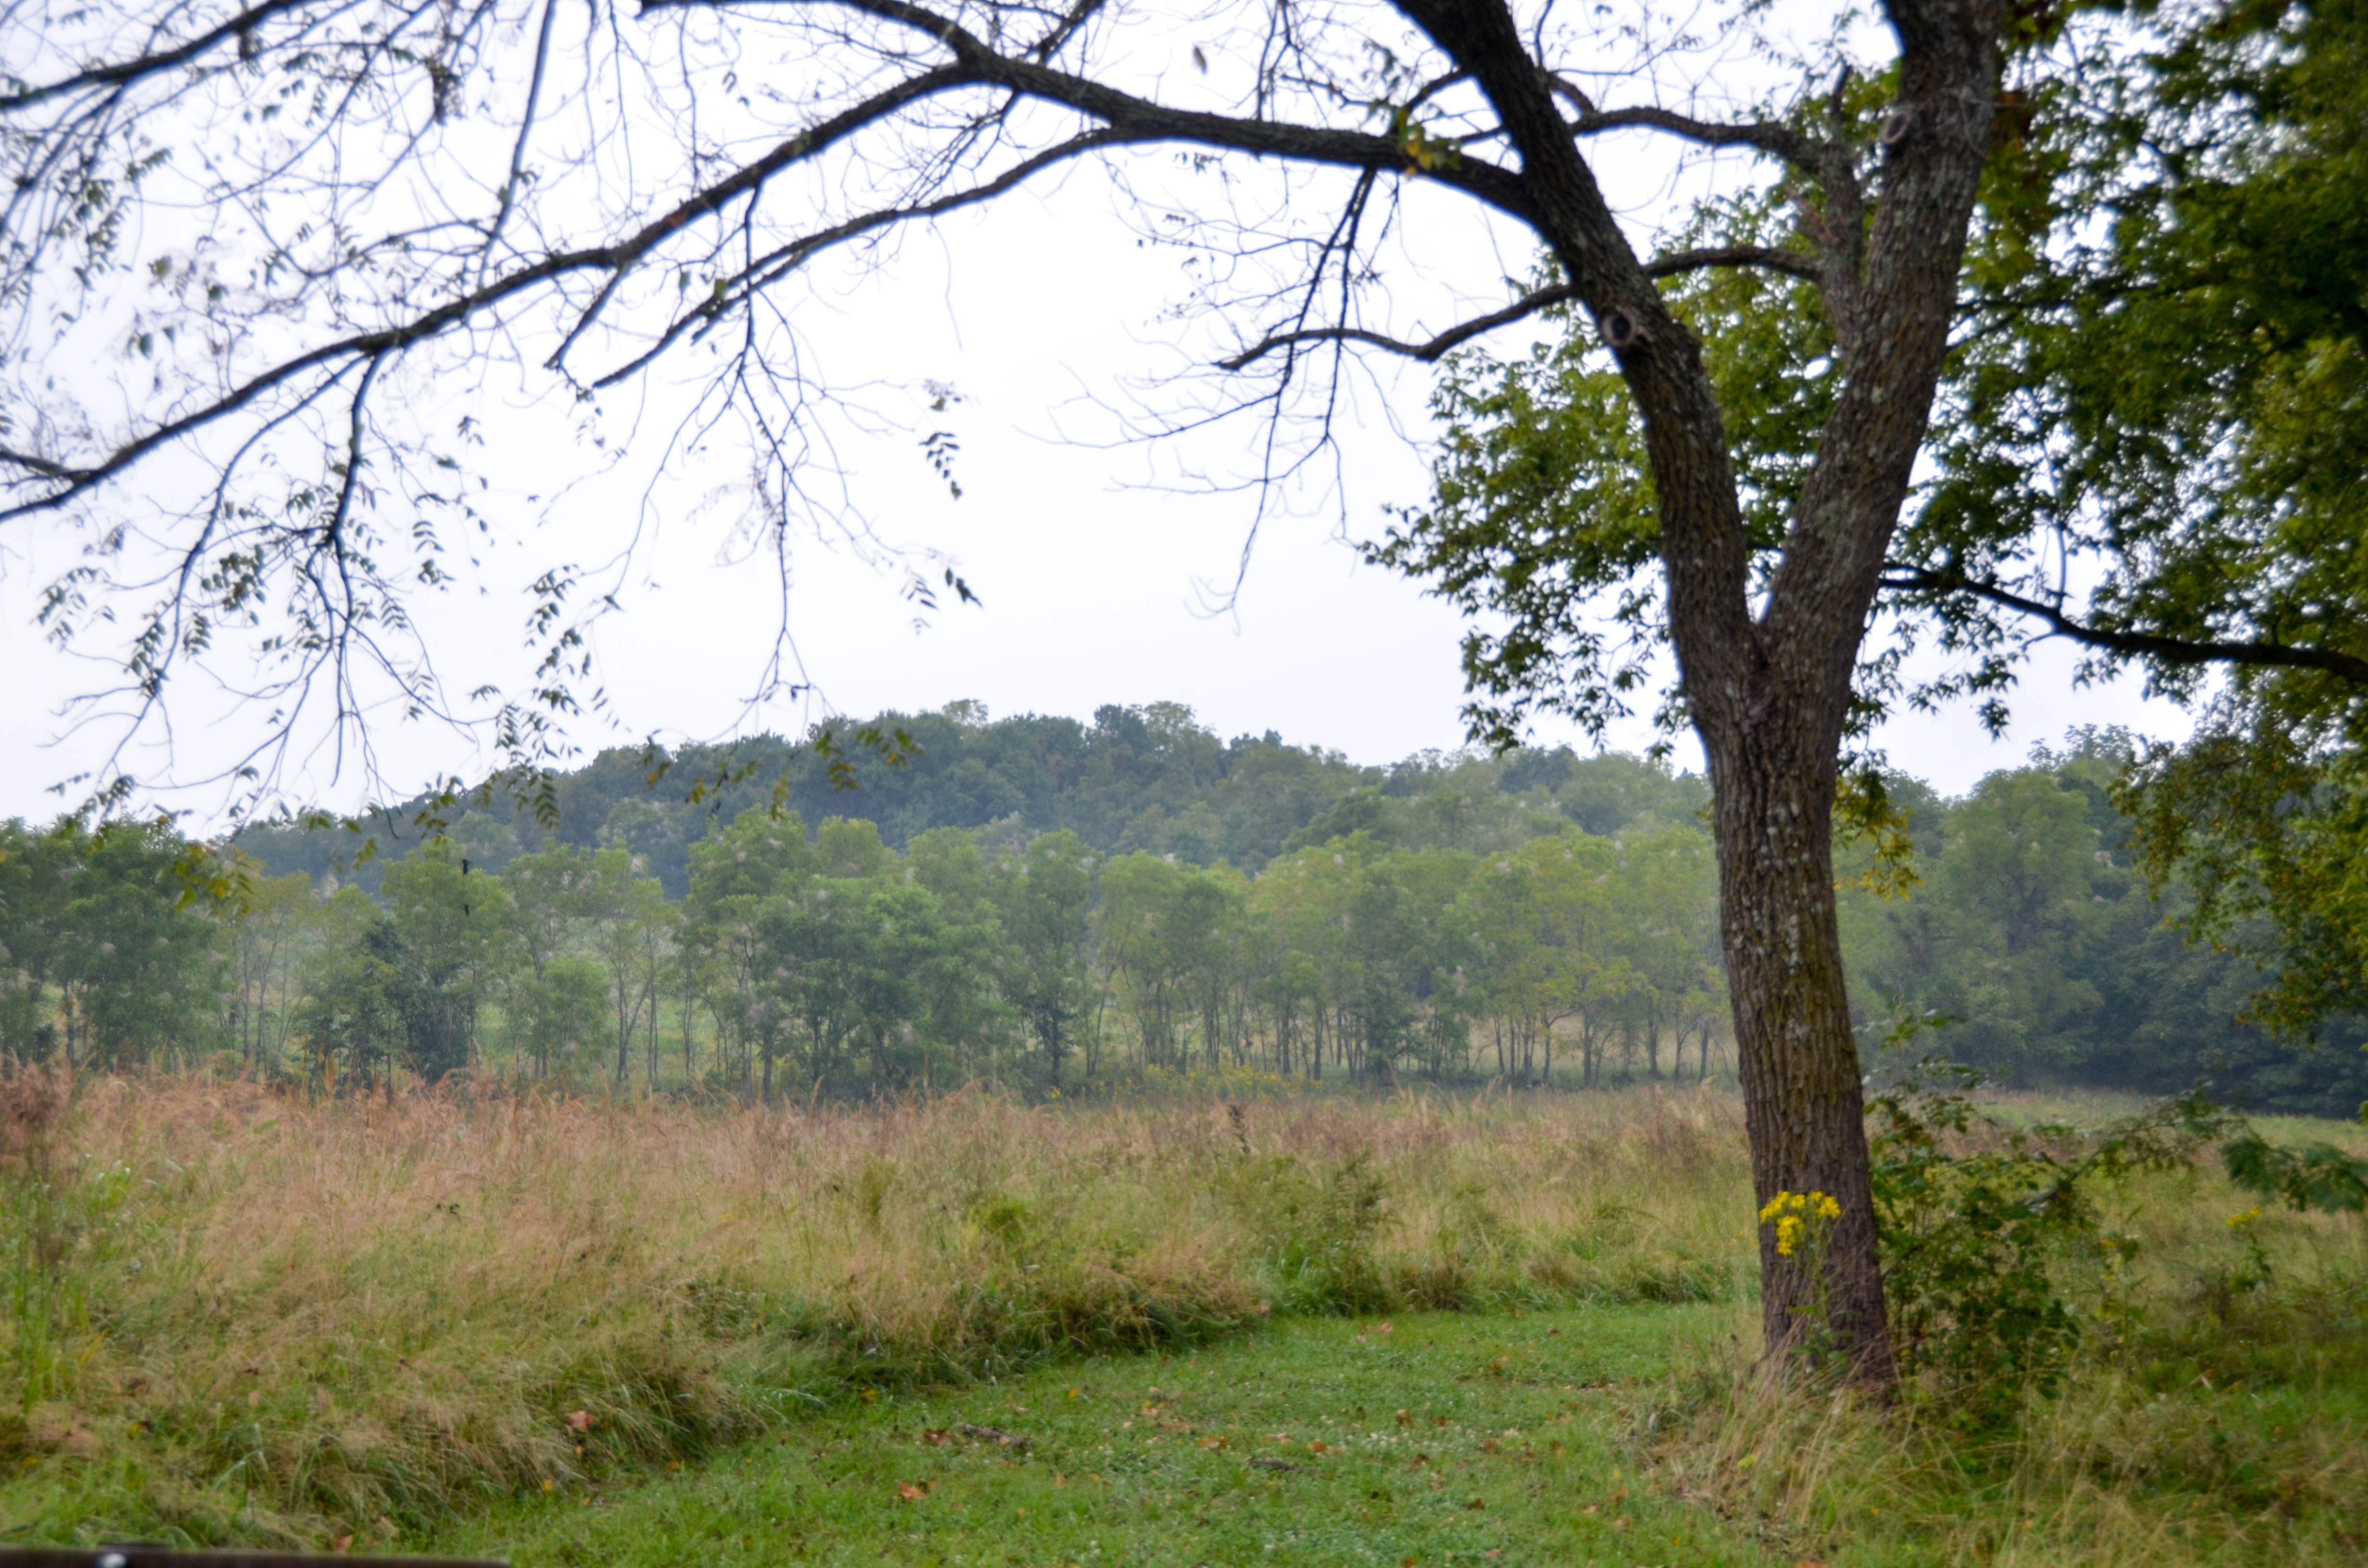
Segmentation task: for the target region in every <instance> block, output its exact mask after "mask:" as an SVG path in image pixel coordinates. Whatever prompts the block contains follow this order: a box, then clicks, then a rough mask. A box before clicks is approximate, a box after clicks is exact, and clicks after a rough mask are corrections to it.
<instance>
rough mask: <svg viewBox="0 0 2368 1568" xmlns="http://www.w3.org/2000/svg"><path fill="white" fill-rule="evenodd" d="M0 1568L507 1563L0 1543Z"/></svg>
mask: <svg viewBox="0 0 2368 1568" xmlns="http://www.w3.org/2000/svg"><path fill="white" fill-rule="evenodd" d="M0 1568H509V1564H508V1563H507V1562H501V1561H499V1560H496V1559H485V1558H469V1557H361V1556H357V1555H354V1554H352V1553H348V1552H342V1551H341V1552H338V1553H336V1555H334V1556H332V1555H330V1554H328V1553H326V1552H316V1551H180V1550H179V1549H177V1548H176V1547H169V1546H146V1545H142V1544H139V1543H137V1542H134V1543H132V1544H130V1545H125V1546H0Z"/></svg>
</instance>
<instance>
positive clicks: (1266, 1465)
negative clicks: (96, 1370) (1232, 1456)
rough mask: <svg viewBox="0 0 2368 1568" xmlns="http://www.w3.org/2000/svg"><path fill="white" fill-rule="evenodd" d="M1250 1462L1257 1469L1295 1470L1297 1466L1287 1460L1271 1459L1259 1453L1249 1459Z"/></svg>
mask: <svg viewBox="0 0 2368 1568" xmlns="http://www.w3.org/2000/svg"><path fill="white" fill-rule="evenodd" d="M1250 1464H1251V1466H1252V1467H1253V1468H1255V1469H1258V1470H1297V1469H1298V1468H1299V1467H1298V1466H1297V1465H1295V1464H1293V1463H1292V1462H1291V1461H1290V1460H1279V1459H1271V1458H1269V1457H1268V1456H1267V1455H1265V1454H1260V1455H1259V1456H1258V1458H1256V1459H1254V1460H1250Z"/></svg>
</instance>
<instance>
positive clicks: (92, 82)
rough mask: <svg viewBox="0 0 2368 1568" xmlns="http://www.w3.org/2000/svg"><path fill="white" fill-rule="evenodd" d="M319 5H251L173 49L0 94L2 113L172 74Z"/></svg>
mask: <svg viewBox="0 0 2368 1568" xmlns="http://www.w3.org/2000/svg"><path fill="white" fill-rule="evenodd" d="M316 3H317V0H264V3H263V4H262V5H259V6H249V7H248V8H247V9H245V10H244V11H241V12H240V13H239V14H238V15H237V16H235V17H231V18H230V20H228V21H226V22H224V23H222V25H221V26H219V27H215V28H208V29H207V30H206V31H204V32H201V33H199V35H198V36H197V37H195V38H193V39H191V40H188V42H187V43H184V44H179V45H177V46H176V47H174V48H172V49H167V50H163V51H159V52H157V53H154V54H142V55H139V56H136V57H134V58H133V59H131V60H123V61H118V62H116V63H114V64H112V65H92V66H87V67H85V69H83V70H81V71H78V72H76V73H75V74H73V75H71V76H64V77H61V78H59V79H58V80H57V81H54V82H45V83H43V84H42V85H40V86H37V87H23V88H20V89H18V90H17V91H16V92H13V93H6V94H0V114H8V113H12V112H14V111H16V110H17V109H21V108H31V107H32V106H33V105H35V104H39V103H46V102H48V101H49V100H50V99H51V98H54V97H62V96H63V95H64V94H67V93H72V92H76V91H79V90H80V89H82V88H84V87H119V86H121V85H124V84H126V83H129V82H136V81H138V80H140V78H142V76H153V75H154V74H156V73H158V72H160V71H170V70H172V69H173V68H174V67H175V66H176V65H186V64H188V62H190V61H192V60H195V59H196V58H197V57H198V56H199V55H201V54H203V53H205V52H206V51H208V50H210V49H212V48H214V47H216V46H217V45H220V44H222V43H226V42H228V41H229V40H232V39H234V38H238V37H241V36H243V35H244V34H246V33H250V32H252V31H254V30H255V28H256V24H257V23H259V22H262V21H265V20H268V18H270V17H274V16H277V15H278V14H279V13H280V12H282V11H292V10H295V9H296V8H297V7H299V6H305V5H312V4H316Z"/></svg>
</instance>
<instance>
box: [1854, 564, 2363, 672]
mask: <svg viewBox="0 0 2368 1568" xmlns="http://www.w3.org/2000/svg"><path fill="white" fill-rule="evenodd" d="M1883 585H1884V587H1886V588H1889V589H1893V590H1895V591H1905V592H1908V593H1919V594H1971V595H1972V596H1974V597H1975V598H1979V599H1987V600H1988V601H1989V602H1990V603H1991V604H1994V605H1998V606H1999V607H2000V608H2005V609H2010V610H2013V611H2015V612H2016V613H2017V614H2020V615H2027V616H2030V617H2031V618H2032V619H2035V620H2041V621H2044V622H2046V624H2047V627H2048V630H2049V631H2052V632H2053V633H2055V635H2056V636H2059V637H2068V638H2070V639H2071V640H2072V641H2074V642H2079V643H2083V644H2085V645H2087V646H2089V647H2091V648H2101V649H2103V650H2104V651H2105V652H2107V653H2121V654H2125V655H2127V656H2129V657H2132V658H2146V659H2159V660H2162V661H2163V662H2164V663H2166V664H2173V665H2253V666H2255V667H2258V668H2268V669H2294V670H2319V671H2322V672H2324V673H2326V674H2328V675H2331V676H2339V677H2340V678H2341V679H2344V680H2348V681H2351V682H2352V683H2353V684H2354V685H2357V686H2362V687H2368V659H2362V658H2359V657H2356V656H2354V655H2353V654H2351V653H2339V652H2337V651H2336V650H2334V649H2332V648H2298V647H2295V646H2294V645H2292V644H2291V643H2285V642H2260V641H2254V642H2191V641H2189V640H2187V639H2185V638H2181V637H2162V636H2157V635H2155V634H2154V633H2151V632H2145V631H2111V630H2108V629H2106V628H2104V627H2100V626H2089V625H2086V624H2083V623H2082V622H2080V621H2077V620H2074V619H2072V618H2071V617H2070V616H2067V615H2066V614H2065V613H2064V612H2063V611H2062V610H2060V609H2058V608H2055V606H2054V605H2051V604H2048V603H2046V602H2045V601H2044V600H2040V599H2033V598H2027V597H2024V596H2022V595H2021V594H2018V593H2015V592H2013V591H2012V590H2011V589H2008V588H2001V587H1999V586H1998V585H1997V584H1995V583H1985V582H1979V581H1976V580H1975V579H1973V578H1969V577H1958V576H1953V575H1951V574H1946V573H1941V572H1923V571H1914V570H1909V569H1907V568H1901V567H1895V568H1893V569H1892V570H1891V572H1890V573H1888V574H1885V575H1884V580H1883Z"/></svg>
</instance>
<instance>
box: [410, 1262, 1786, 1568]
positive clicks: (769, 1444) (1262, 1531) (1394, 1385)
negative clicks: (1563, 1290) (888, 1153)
mask: <svg viewBox="0 0 2368 1568" xmlns="http://www.w3.org/2000/svg"><path fill="white" fill-rule="evenodd" d="M1739 1326H1743V1325H1742V1324H1741V1321H1740V1319H1739V1318H1738V1317H1737V1315H1736V1312H1735V1310H1734V1309H1732V1308H1728V1307H1637V1308H1616V1309H1593V1310H1579V1311H1570V1312H1539V1313H1528V1314H1523V1315H1520V1316H1509V1315H1501V1314H1488V1315H1479V1314H1469V1315H1467V1314H1454V1313H1424V1314H1418V1315H1408V1316H1403V1317H1398V1318H1395V1319H1394V1320H1389V1321H1388V1323H1387V1326H1384V1324H1383V1321H1382V1320H1370V1321H1359V1322H1349V1321H1342V1320H1327V1321H1319V1322H1312V1323H1299V1324H1281V1325H1277V1326H1276V1327H1274V1328H1272V1329H1270V1330H1268V1331H1266V1332H1263V1333H1260V1334H1257V1335H1250V1336H1247V1337H1245V1338H1243V1339H1240V1340H1237V1341H1235V1342H1233V1343H1230V1344H1227V1345H1224V1346H1217V1347H1214V1348H1212V1349H1209V1350H1205V1351H1202V1352H1201V1353H1199V1354H1197V1355H1192V1356H1185V1357H1155V1356H1142V1357H1120V1358H1098V1359H1094V1360H1090V1361H1085V1362H1080V1363H1075V1364H1072V1365H1070V1366H1067V1367H1065V1368H1058V1369H1052V1370H1048V1371H1044V1372H1042V1373H1039V1374H1035V1375H1032V1376H1028V1377H1024V1378H1019V1379H1015V1380H1008V1381H1002V1382H1000V1383H993V1384H987V1383H982V1384H976V1385H973V1386H971V1387H968V1388H962V1389H956V1390H945V1391H939V1392H916V1393H906V1394H896V1393H885V1394H882V1395H880V1396H879V1397H877V1398H876V1399H874V1400H871V1401H870V1402H857V1403H849V1404H848V1405H846V1406H844V1407H842V1408H839V1409H837V1410H833V1411H829V1412H822V1413H817V1414H816V1415H814V1418H813V1419H812V1420H811V1421H809V1422H804V1423H801V1424H799V1425H797V1426H793V1427H791V1428H789V1429H787V1430H785V1431H783V1432H781V1433H780V1434H777V1435H776V1436H775V1437H770V1438H768V1439H765V1440H763V1441H761V1442H759V1443H757V1444H754V1445H751V1446H748V1447H746V1448H742V1449H730V1450H726V1451H724V1452H723V1453H721V1454H719V1455H717V1456H716V1457H714V1458H713V1459H712V1460H708V1461H706V1462H703V1463H694V1464H690V1465H688V1466H686V1467H684V1468H683V1469H682V1470H680V1471H641V1472H635V1473H630V1474H618V1475H614V1476H611V1477H609V1478H608V1479H607V1480H606V1481H604V1482H602V1483H599V1484H598V1485H597V1486H594V1487H592V1488H589V1489H587V1488H586V1487H585V1486H584V1485H582V1484H581V1483H578V1484H575V1485H573V1486H569V1487H559V1488H554V1489H552V1490H551V1491H549V1492H546V1493H544V1494H542V1495H541V1496H540V1497H535V1498H530V1499H528V1500H525V1501H522V1502H519V1503H516V1504H512V1505H507V1506H501V1507H499V1508H497V1509H496V1510H495V1511H494V1512H493V1513H492V1514H490V1515H488V1516H486V1517H483V1518H482V1519H480V1520H477V1521H475V1522H473V1523H472V1524H470V1525H468V1526H467V1527H465V1528H461V1529H460V1530H457V1531H455V1532H452V1533H450V1534H446V1535H442V1536H439V1537H437V1538H434V1539H422V1540H405V1541H403V1542H401V1543H400V1544H401V1547H402V1549H404V1550H413V1551H450V1552H459V1553H471V1554H484V1555H487V1556H500V1557H507V1558H510V1559H511V1560H513V1561H514V1562H518V1563H519V1564H520V1565H521V1568H541V1565H542V1564H547V1563H564V1564H579V1563H580V1564H584V1565H585V1568H638V1565H642V1564H647V1565H649V1568H661V1565H663V1568H677V1565H680V1564H684V1563H694V1562H695V1563H699V1564H702V1565H713V1568H730V1565H732V1564H737V1563H750V1564H755V1563H778V1562H782V1561H784V1560H790V1561H798V1562H817V1563H856V1562H862V1563H875V1562H887V1563H899V1564H902V1563H912V1564H941V1563H943V1564H998V1565H999V1564H1015V1565H1016V1564H1031V1565H1032V1564H1064V1563H1078V1564H1093V1563H1097V1562H1104V1563H1110V1564H1119V1563H1126V1564H1143V1565H1146V1568H1148V1565H1155V1564H1176V1565H1179V1568H1182V1565H1190V1564H1198V1563H1210V1564H1232V1563H1278V1564H1281V1563H1294V1562H1295V1563H1309V1564H1313V1563H1387V1564H1395V1565H1403V1564H1405V1563H1408V1562H1414V1563H1445V1562H1471V1563H1475V1564H1476V1563H1483V1562H1492V1561H1493V1562H1508V1563H1511V1562H1524V1563H1545V1562H1552V1563H1570V1564H1594V1563H1600V1564H1622V1565H1625V1564H1645V1563H1665V1562H1666V1563H1683V1564H1688V1565H1690V1568H1691V1565H1695V1564H1700V1565H1703V1568H1712V1565H1716V1564H1727V1563H1737V1564H1741V1563H1753V1564H1757V1563H1759V1562H1763V1561H1769V1559H1765V1558H1763V1556H1762V1553H1761V1552H1760V1551H1759V1548H1758V1547H1757V1546H1756V1545H1754V1544H1753V1543H1752V1542H1751V1540H1749V1538H1748V1536H1747V1535H1745V1534H1744V1533H1743V1532H1742V1531H1740V1530H1738V1529H1736V1528H1733V1527H1730V1526H1728V1525H1727V1524H1725V1523H1724V1522H1723V1521H1722V1520H1721V1519H1720V1518H1719V1517H1717V1516H1716V1515H1714V1514H1713V1513H1712V1512H1710V1511H1709V1510H1707V1509H1705V1508H1701V1507H1697V1506H1690V1505H1688V1504H1685V1503H1682V1502H1679V1501H1676V1500H1673V1499H1668V1498H1665V1497H1663V1496H1660V1495H1658V1494H1656V1493H1655V1492H1653V1490H1652V1489H1651V1488H1650V1487H1648V1486H1645V1485H1641V1484H1639V1482H1638V1480H1637V1477H1636V1474H1635V1471H1634V1464H1633V1461H1632V1460H1631V1458H1630V1456H1629V1454H1628V1451H1627V1449H1626V1448H1625V1441H1624V1437H1623V1434H1625V1433H1626V1432H1627V1431H1629V1430H1630V1429H1631V1428H1632V1427H1633V1425H1634V1415H1633V1410H1634V1403H1635V1402H1636V1401H1638V1400H1640V1399H1649V1398H1650V1397H1651V1396H1652V1394H1653V1393H1654V1392H1655V1391H1656V1389H1658V1388H1660V1387H1662V1386H1665V1384H1664V1380H1665V1379H1666V1378H1667V1376H1668V1373H1669V1371H1670V1370H1671V1369H1672V1368H1673V1366H1675V1365H1676V1364H1677V1363H1678V1362H1679V1361H1680V1360H1682V1359H1684V1358H1689V1357H1694V1358H1699V1356H1700V1355H1701V1354H1702V1351H1703V1350H1704V1349H1705V1348H1707V1347H1708V1346H1709V1345H1710V1344H1712V1343H1713V1342H1716V1341H1721V1340H1724V1339H1725V1336H1726V1335H1729V1334H1731V1333H1734V1332H1736V1330H1737V1329H1738V1327H1739ZM989 1428H992V1429H993V1432H1000V1433H1005V1434H1008V1435H1009V1437H1010V1438H1011V1439H1013V1440H1011V1441H998V1440H997V1439H996V1437H995V1436H993V1434H992V1432H989V1431H987V1430H986V1429H989ZM371 1544H372V1545H373V1546H375V1545H377V1544H378V1543H375V1542H373V1543H371ZM1785 1561H1790V1560H1789V1559H1785Z"/></svg>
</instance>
